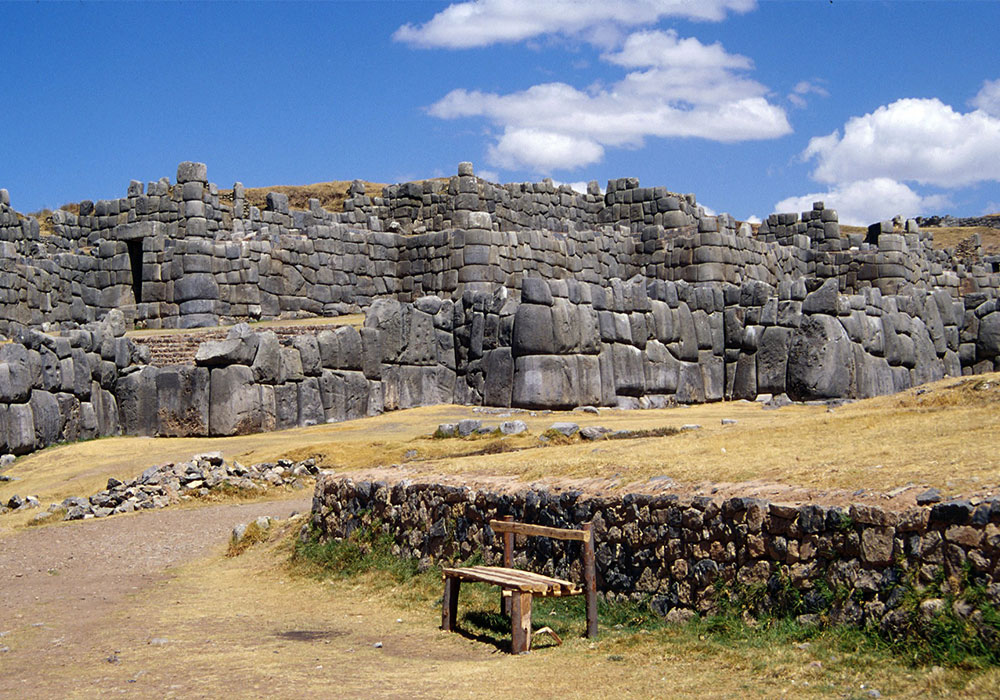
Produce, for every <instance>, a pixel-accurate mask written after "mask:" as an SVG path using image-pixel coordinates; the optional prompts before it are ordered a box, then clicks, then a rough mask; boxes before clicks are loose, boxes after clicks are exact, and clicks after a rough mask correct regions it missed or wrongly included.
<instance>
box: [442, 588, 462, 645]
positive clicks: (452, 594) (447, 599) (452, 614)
mask: <svg viewBox="0 0 1000 700" xmlns="http://www.w3.org/2000/svg"><path fill="white" fill-rule="evenodd" d="M461 585H462V582H461V581H460V580H459V579H457V578H452V577H450V576H449V577H447V578H445V580H444V599H443V600H442V601H441V629H443V630H444V631H445V632H454V631H455V623H456V622H457V621H458V589H459V587H460V586H461Z"/></svg>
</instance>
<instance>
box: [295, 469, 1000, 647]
mask: <svg viewBox="0 0 1000 700" xmlns="http://www.w3.org/2000/svg"><path fill="white" fill-rule="evenodd" d="M505 515H512V516H514V518H515V519H516V520H519V521H522V522H529V523H536V524H540V525H548V526H552V527H564V528H579V527H580V525H581V524H582V523H584V522H587V521H593V523H594V533H595V539H596V555H597V557H596V559H597V587H598V590H599V591H600V592H601V593H602V594H603V595H604V596H605V597H606V598H608V599H611V600H627V599H631V600H648V601H649V602H650V605H651V607H652V608H653V609H654V610H655V611H657V612H659V613H660V614H664V615H665V614H667V613H668V612H669V611H671V610H673V609H681V610H694V611H697V612H701V613H705V612H710V611H713V610H715V609H716V606H717V604H718V600H719V596H720V595H727V594H729V593H727V592H731V593H732V594H733V595H738V594H739V592H740V591H741V590H742V591H744V592H745V591H754V592H755V595H757V596H760V597H763V598H764V599H765V600H764V602H765V603H767V602H770V603H771V604H773V605H774V606H776V607H779V606H780V605H781V604H782V601H781V599H780V597H782V596H785V597H787V596H788V595H789V591H794V592H795V593H796V594H797V595H798V596H800V597H801V599H802V601H803V603H804V612H805V613H806V614H809V613H819V612H823V613H829V614H830V616H831V618H832V620H833V621H834V622H846V623H852V624H862V623H864V622H868V621H870V622H873V623H874V624H877V625H881V626H883V627H884V628H887V629H889V630H892V629H894V628H895V627H897V626H901V625H902V624H903V623H905V622H906V617H905V616H906V615H907V614H908V613H906V612H904V610H903V609H902V607H901V606H902V604H903V601H904V597H905V596H906V595H907V593H908V591H913V590H914V589H915V588H916V587H919V586H926V585H928V584H931V583H933V582H935V581H943V582H944V583H943V584H942V589H943V591H945V592H952V593H957V592H958V591H957V589H958V588H959V587H960V586H962V585H967V584H968V583H977V584H980V585H982V586H983V587H984V589H985V590H986V591H987V592H988V595H989V597H990V599H991V600H992V602H993V603H994V604H997V603H998V602H1000V501H998V500H992V501H989V500H988V501H983V502H978V503H972V502H970V501H950V502H946V503H938V504H936V505H933V506H920V507H914V508H911V509H909V510H907V511H904V512H893V511H886V510H882V509H881V508H878V507H874V506H870V505H864V504H854V505H851V506H849V507H839V506H837V507H831V506H826V505H822V504H806V505H786V504H780V503H770V502H767V501H763V500H759V499H751V498H730V499H727V500H713V499H711V498H707V497H698V498H691V497H687V496H678V495H673V494H662V493H630V494H626V495H616V496H588V495H584V494H582V493H580V492H578V491H573V490H567V489H562V490H552V491H550V490H545V489H542V488H535V489H512V490H510V491H504V492H500V491H497V490H493V489H491V488H479V487H465V486H463V487H456V486H448V485H441V484H436V483H431V482H418V481H410V480H400V481H352V480H351V479H348V478H343V477H338V476H337V475H335V474H329V473H328V474H324V475H323V476H321V477H320V479H319V481H318V482H317V484H316V491H315V495H314V498H313V507H312V527H313V530H314V532H315V533H316V534H317V535H318V536H320V537H321V538H323V539H335V538H344V537H347V536H349V535H350V533H351V532H353V531H354V530H356V529H358V528H363V527H377V528H381V529H382V530H383V531H384V532H386V533H388V534H389V535H391V536H392V538H393V541H394V543H395V545H394V551H395V552H396V553H397V554H398V555H399V556H402V557H413V558H417V559H420V560H421V561H422V562H424V563H438V564H442V565H450V564H453V563H456V562H461V561H463V560H466V559H468V558H469V557H470V556H472V555H474V554H477V553H480V552H482V553H483V558H484V561H485V563H486V564H495V565H499V564H500V562H502V550H503V545H502V539H501V538H498V537H496V536H495V535H494V533H493V531H492V530H491V529H490V528H489V525H488V524H489V521H490V520H491V519H494V518H501V517H502V516H505ZM519 539H521V538H519ZM524 540H525V541H524V542H520V541H519V542H518V545H517V546H516V547H515V566H517V567H520V568H528V569H531V570H533V571H538V572H540V573H544V574H548V575H552V576H558V577H563V578H569V579H571V580H577V581H578V580H582V578H581V572H580V570H579V568H580V559H581V557H580V553H579V551H578V549H579V545H578V544H577V543H565V542H560V541H555V540H549V539H547V538H538V537H533V538H524ZM937 602H938V603H939V604H940V603H941V601H940V600H938V601H937ZM921 611H922V612H923V608H921ZM970 612H971V610H969V611H966V612H965V614H966V615H968V614H969V613H970Z"/></svg>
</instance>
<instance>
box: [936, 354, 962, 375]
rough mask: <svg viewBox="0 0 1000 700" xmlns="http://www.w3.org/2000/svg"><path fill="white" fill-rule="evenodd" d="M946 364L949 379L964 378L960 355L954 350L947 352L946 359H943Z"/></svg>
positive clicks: (945, 370)
mask: <svg viewBox="0 0 1000 700" xmlns="http://www.w3.org/2000/svg"><path fill="white" fill-rule="evenodd" d="M941 361H942V362H943V363H944V373H945V376H948V377H961V376H962V361H961V360H960V359H959V356H958V353H957V352H955V351H954V350H946V351H945V353H944V357H942V358H941Z"/></svg>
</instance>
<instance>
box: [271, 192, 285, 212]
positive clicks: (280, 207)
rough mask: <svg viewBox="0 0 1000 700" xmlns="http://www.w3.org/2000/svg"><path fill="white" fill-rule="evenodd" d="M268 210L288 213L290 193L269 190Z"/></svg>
mask: <svg viewBox="0 0 1000 700" xmlns="http://www.w3.org/2000/svg"><path fill="white" fill-rule="evenodd" d="M266 201H267V210H268V211H273V212H277V213H279V214H287V213H288V195H287V194H281V193H280V192H268V193H267V196H266Z"/></svg>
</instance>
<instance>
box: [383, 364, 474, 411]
mask: <svg viewBox="0 0 1000 700" xmlns="http://www.w3.org/2000/svg"><path fill="white" fill-rule="evenodd" d="M455 381H456V377H455V373H454V372H452V371H451V370H449V369H447V368H446V367H427V366H424V367H416V366H412V365H390V366H387V367H385V368H384V370H383V372H382V397H383V402H384V407H385V409H386V410H397V409H406V408H414V407H417V406H426V405H432V404H438V403H451V402H453V401H454V397H455Z"/></svg>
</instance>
